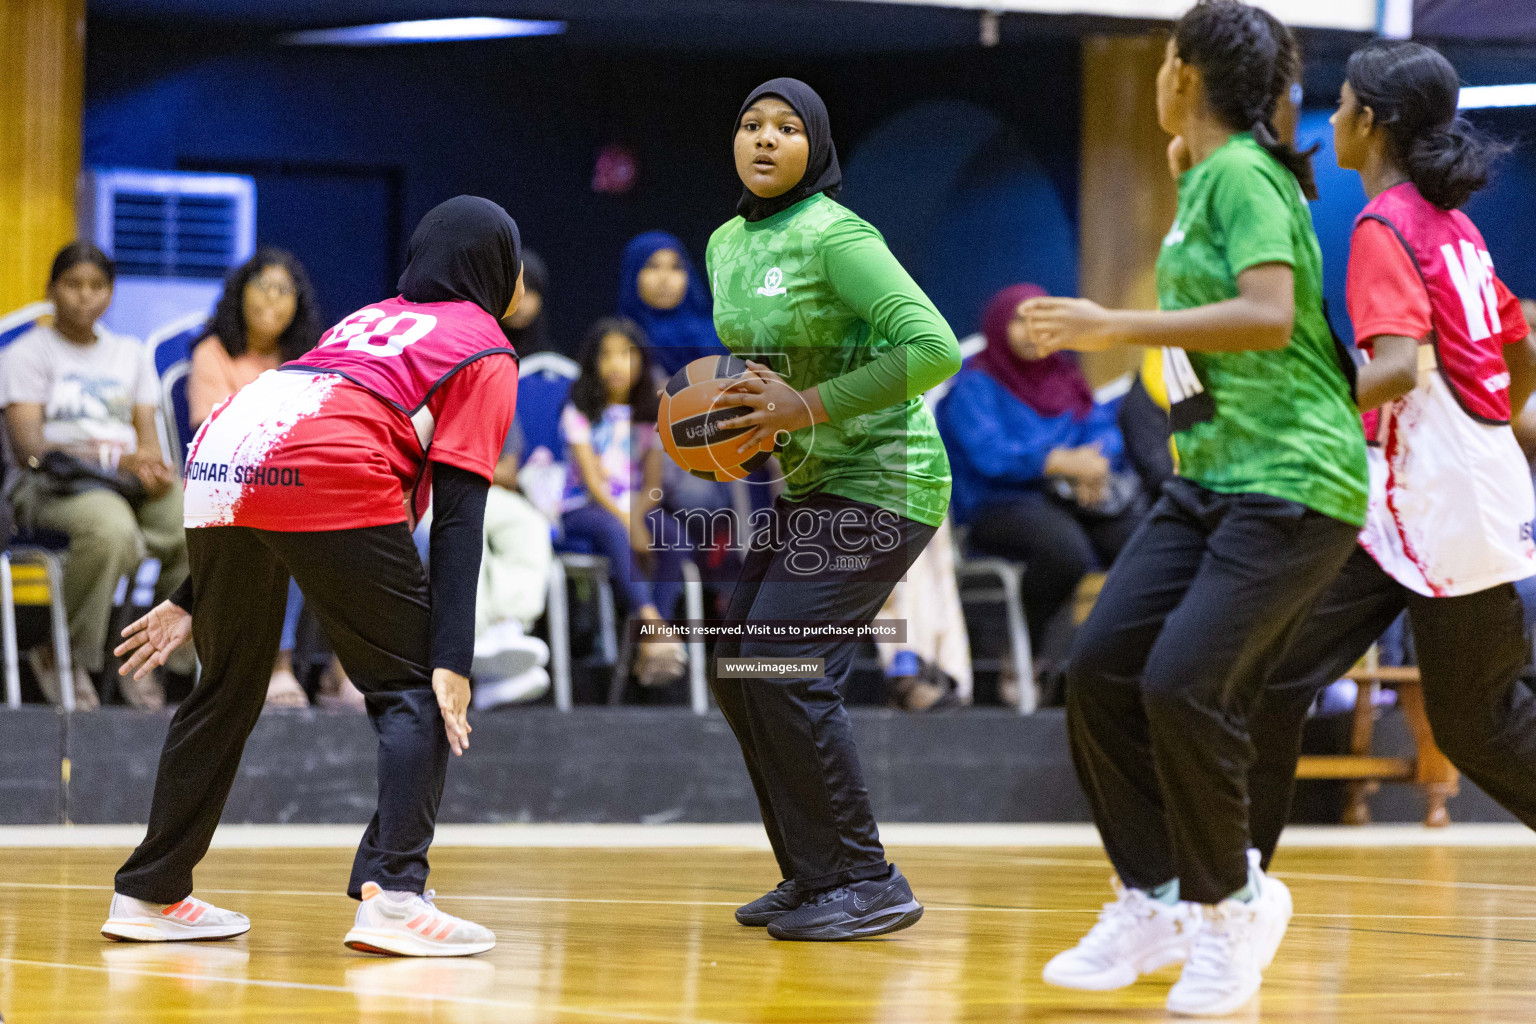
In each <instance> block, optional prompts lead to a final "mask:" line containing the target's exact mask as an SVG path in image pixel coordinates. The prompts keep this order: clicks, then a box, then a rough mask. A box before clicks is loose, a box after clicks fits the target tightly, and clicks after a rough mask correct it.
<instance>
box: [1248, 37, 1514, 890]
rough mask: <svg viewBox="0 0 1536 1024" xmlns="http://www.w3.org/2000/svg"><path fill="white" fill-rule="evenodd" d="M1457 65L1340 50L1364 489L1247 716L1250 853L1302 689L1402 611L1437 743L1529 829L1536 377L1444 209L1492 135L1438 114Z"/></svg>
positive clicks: (1266, 828)
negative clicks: (1531, 454) (1522, 419)
mask: <svg viewBox="0 0 1536 1024" xmlns="http://www.w3.org/2000/svg"><path fill="white" fill-rule="evenodd" d="M1458 91H1459V82H1458V78H1457V75H1456V71H1455V69H1454V68H1452V67H1451V65H1450V63H1449V62H1448V61H1447V60H1446V59H1445V58H1444V57H1443V56H1441V55H1440V54H1439V53H1437V52H1435V51H1434V50H1431V49H1429V48H1428V47H1426V46H1422V45H1420V44H1418V43H1411V42H1385V41H1383V42H1376V43H1371V44H1370V45H1368V46H1366V47H1365V48H1363V49H1361V50H1359V51H1357V52H1356V53H1355V54H1354V55H1352V56H1351V57H1350V59H1349V64H1348V69H1347V72H1346V81H1345V84H1344V86H1343V90H1342V98H1341V102H1340V106H1339V110H1338V112H1337V113H1336V114H1334V115H1333V126H1334V144H1335V149H1336V151H1337V153H1338V159H1339V166H1341V167H1344V168H1348V169H1351V170H1356V171H1359V172H1360V177H1361V180H1362V182H1363V183H1364V185H1365V190H1366V193H1367V194H1368V195H1369V196H1370V197H1371V201H1370V203H1369V204H1367V206H1366V208H1365V210H1364V211H1363V212H1362V213H1361V214H1360V217H1359V219H1358V220H1356V222H1355V231H1354V236H1353V239H1352V241H1351V246H1350V258H1349V276H1348V301H1349V315H1350V319H1351V320H1352V321H1353V323H1354V326H1355V335H1356V337H1357V338H1358V339H1359V344H1360V348H1361V349H1362V350H1363V351H1364V352H1365V353H1366V354H1367V355H1368V357H1369V362H1367V364H1366V365H1365V366H1364V367H1363V368H1362V369H1361V371H1360V389H1359V390H1360V396H1359V401H1360V408H1361V409H1364V410H1369V411H1368V412H1367V413H1366V416H1365V429H1366V436H1367V440H1368V441H1369V442H1370V454H1369V458H1370V468H1371V492H1370V506H1369V510H1368V512H1367V517H1366V525H1365V528H1364V529H1363V530H1362V531H1361V533H1360V547H1359V548H1358V550H1356V552H1355V553H1354V555H1353V556H1352V557H1351V559H1350V561H1349V562H1348V563H1347V564H1346V566H1345V568H1344V571H1343V572H1342V573H1341V574H1340V575H1339V578H1338V579H1337V580H1336V581H1335V582H1334V583H1333V584H1332V586H1331V587H1330V588H1329V589H1328V591H1326V592H1325V593H1324V595H1323V597H1322V598H1321V599H1319V601H1318V604H1317V606H1316V608H1315V609H1314V611H1313V613H1312V616H1311V618H1310V619H1309V620H1308V622H1307V623H1306V625H1305V626H1303V628H1302V630H1301V632H1300V634H1299V635H1298V637H1297V639H1296V641H1295V642H1294V644H1293V645H1292V647H1291V648H1290V649H1289V650H1288V652H1287V653H1286V655H1285V656H1284V658H1282V659H1281V661H1280V663H1279V664H1278V665H1277V666H1276V668H1275V670H1274V672H1273V674H1272V675H1271V677H1270V680H1269V683H1268V685H1267V686H1266V689H1265V693H1264V697H1263V702H1262V705H1261V707H1260V708H1259V710H1258V711H1257V713H1256V714H1255V716H1254V717H1253V719H1252V720H1251V722H1250V724H1249V731H1250V734H1251V736H1252V737H1253V741H1254V745H1255V747H1256V748H1257V753H1258V756H1257V759H1256V760H1255V762H1254V766H1253V769H1252V771H1251V773H1250V776H1249V786H1248V792H1249V794H1250V798H1251V800H1252V810H1251V815H1252V828H1253V841H1254V843H1255V845H1256V846H1257V847H1258V848H1259V850H1260V852H1261V854H1262V855H1263V860H1264V863H1265V864H1266V865H1267V864H1268V861H1269V857H1270V855H1271V854H1272V853H1273V852H1274V847H1275V844H1276V842H1277V841H1278V840H1279V837H1280V830H1281V829H1282V828H1284V826H1285V819H1286V817H1287V815H1288V813H1289V810H1290V801H1291V793H1292V790H1293V788H1294V776H1295V770H1296V758H1297V756H1298V754H1299V750H1300V739H1301V727H1302V722H1303V719H1305V717H1306V713H1307V709H1308V708H1309V707H1310V706H1311V704H1312V701H1313V699H1314V698H1315V697H1316V695H1317V693H1318V692H1319V691H1320V690H1321V689H1322V688H1323V687H1325V686H1327V685H1328V684H1329V683H1331V682H1332V681H1333V680H1334V679H1337V678H1338V677H1339V676H1340V675H1341V674H1342V673H1343V672H1344V671H1345V670H1346V669H1348V668H1349V666H1350V665H1352V664H1353V663H1354V662H1355V661H1356V660H1357V659H1358V658H1359V657H1360V656H1361V655H1362V654H1364V653H1365V651H1366V649H1367V648H1369V647H1370V645H1371V644H1372V643H1374V642H1375V640H1376V638H1377V637H1379V636H1380V635H1381V633H1382V631H1383V630H1385V629H1386V628H1387V626H1388V625H1390V624H1391V623H1392V621H1393V620H1394V619H1396V618H1397V616H1398V615H1399V614H1401V613H1402V612H1403V610H1404V609H1405V608H1406V609H1407V611H1408V617H1409V621H1410V622H1411V623H1412V626H1413V635H1414V641H1415V647H1416V650H1417V653H1418V659H1419V668H1420V671H1421V676H1422V679H1423V688H1424V703H1425V709H1426V712H1427V713H1428V716H1429V722H1430V725H1431V727H1432V728H1433V730H1434V736H1435V742H1436V743H1437V744H1438V745H1439V746H1440V748H1441V749H1442V750H1444V751H1445V753H1446V754H1447V756H1449V757H1450V759H1451V760H1452V761H1453V762H1454V763H1455V764H1456V766H1457V767H1458V768H1459V769H1460V770H1461V771H1462V772H1464V773H1465V774H1466V775H1467V776H1468V777H1469V778H1471V779H1472V781H1473V782H1475V783H1477V785H1478V786H1480V787H1481V788H1482V789H1483V790H1485V791H1486V792H1487V793H1488V794H1489V795H1490V796H1492V797H1493V798H1494V799H1496V800H1498V801H1499V803H1501V804H1502V805H1503V806H1504V807H1505V808H1507V809H1508V810H1509V811H1510V812H1511V813H1513V814H1515V815H1516V816H1517V817H1519V818H1520V819H1521V820H1522V821H1524V822H1525V823H1526V824H1527V825H1530V826H1532V827H1533V828H1536V697H1533V696H1532V694H1531V693H1530V692H1529V691H1528V690H1526V689H1525V688H1524V687H1523V686H1521V685H1520V684H1519V682H1518V677H1519V674H1520V672H1521V669H1522V667H1523V666H1524V665H1525V664H1526V662H1527V660H1528V651H1527V645H1526V640H1525V636H1524V630H1523V621H1522V614H1521V601H1520V598H1519V595H1518V594H1516V592H1515V588H1514V585H1513V583H1514V581H1516V580H1521V579H1524V578H1526V577H1528V576H1531V575H1536V544H1533V542H1532V537H1531V528H1532V527H1531V524H1532V520H1533V518H1536V496H1533V493H1532V488H1531V478H1530V474H1529V471H1528V469H1527V467H1526V462H1525V458H1524V456H1523V455H1522V454H1521V452H1520V448H1519V446H1518V445H1517V444H1516V443H1515V437H1514V432H1513V431H1512V430H1511V429H1510V425H1509V423H1510V414H1511V411H1512V410H1514V409H1520V408H1523V407H1524V405H1525V401H1526V399H1527V398H1528V397H1529V396H1530V394H1531V392H1532V390H1533V389H1536V346H1533V344H1532V340H1531V337H1530V330H1529V328H1528V327H1527V325H1526V322H1525V318H1524V316H1523V315H1522V314H1521V311H1520V305H1519V303H1518V302H1517V301H1516V300H1515V298H1514V296H1513V295H1511V294H1510V292H1509V289H1508V288H1506V287H1505V286H1504V283H1503V282H1502V281H1500V280H1499V279H1498V277H1497V276H1496V275H1495V273H1494V266H1493V257H1492V256H1491V255H1489V252H1488V247H1487V245H1486V244H1485V243H1484V241H1483V236H1482V235H1481V234H1480V233H1479V232H1478V230H1477V227H1476V225H1474V224H1473V223H1472V222H1471V220H1469V219H1468V218H1467V216H1466V214H1464V213H1462V212H1461V211H1460V210H1459V209H1458V207H1460V206H1461V205H1462V204H1463V203H1465V202H1466V201H1467V199H1468V198H1470V197H1471V195H1472V193H1473V192H1475V191H1477V190H1478V189H1479V188H1482V187H1483V185H1485V184H1486V183H1487V179H1488V171H1489V164H1490V162H1491V159H1492V158H1493V157H1494V156H1496V155H1497V153H1498V151H1499V149H1500V147H1499V146H1498V144H1496V143H1494V142H1491V141H1490V140H1488V139H1486V138H1484V137H1483V136H1481V135H1479V134H1478V133H1477V132H1476V131H1475V130H1474V129H1473V128H1472V126H1471V125H1469V124H1468V123H1467V122H1466V121H1464V120H1463V119H1461V118H1460V117H1458V116H1457V114H1456V109H1457V107H1456V103H1457V95H1458Z"/></svg>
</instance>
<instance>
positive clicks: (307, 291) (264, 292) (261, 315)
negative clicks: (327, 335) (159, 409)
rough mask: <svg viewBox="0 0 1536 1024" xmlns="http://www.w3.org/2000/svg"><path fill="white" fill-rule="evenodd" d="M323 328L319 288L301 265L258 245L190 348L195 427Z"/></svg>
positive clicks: (233, 274)
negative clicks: (316, 292) (316, 288)
mask: <svg viewBox="0 0 1536 1024" xmlns="http://www.w3.org/2000/svg"><path fill="white" fill-rule="evenodd" d="M320 332H321V326H320V311H319V308H318V306H317V303H316V301H315V291H314V288H312V287H311V286H310V283H309V275H308V274H306V273H305V272H304V267H303V265H302V264H301V263H299V261H298V260H296V259H294V257H293V255H292V254H290V253H288V252H285V251H284V250H282V249H274V248H270V247H268V246H262V247H261V248H259V249H257V250H256V255H254V256H252V257H251V258H250V259H249V260H246V261H245V262H244V263H242V264H241V265H240V266H238V267H236V268H235V269H234V270H232V271H230V272H229V276H228V277H227V278H225V279H224V293H223V295H221V296H220V297H219V303H218V305H217V306H215V307H214V310H213V317H212V319H210V320H209V321H208V326H207V327H206V328H205V329H204V331H203V336H202V338H201V339H200V340H199V341H198V342H197V344H196V345H194V346H193V347H192V370H191V373H190V374H188V376H187V404H188V405H190V406H191V410H192V426H193V427H194V428H196V427H198V426H199V425H201V424H202V422H203V421H204V420H206V419H207V418H208V414H209V413H211V412H212V411H213V408H214V406H216V405H218V404H219V403H220V402H222V401H224V400H225V399H226V398H228V397H230V396H231V395H233V394H234V393H235V392H236V391H239V390H240V389H241V388H243V387H245V386H246V385H247V384H249V383H250V382H251V381H253V380H255V379H256V378H257V377H259V376H261V375H262V374H263V373H265V372H266V371H267V370H275V369H277V368H278V367H279V366H281V365H282V364H283V363H286V362H288V361H290V360H293V359H297V358H299V356H301V355H303V354H304V353H305V352H308V351H309V350H310V349H312V348H314V347H315V342H317V341H319V340H320Z"/></svg>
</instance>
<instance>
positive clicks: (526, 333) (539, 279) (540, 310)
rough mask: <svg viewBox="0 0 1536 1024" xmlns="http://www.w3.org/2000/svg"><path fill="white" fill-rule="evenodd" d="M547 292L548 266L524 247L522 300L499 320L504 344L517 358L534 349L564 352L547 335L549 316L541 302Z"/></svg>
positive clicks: (530, 352)
mask: <svg viewBox="0 0 1536 1024" xmlns="http://www.w3.org/2000/svg"><path fill="white" fill-rule="evenodd" d="M548 294H549V269H548V268H547V267H545V266H544V260H543V258H542V257H540V256H539V254H538V253H536V252H534V251H533V250H532V249H528V248H525V249H523V301H522V302H519V303H518V304H517V308H516V309H515V310H513V311H512V315H511V316H509V317H507V318H506V319H505V320H503V321H502V322H501V330H502V333H503V334H505V335H506V336H507V343H508V344H509V345H511V346H512V351H514V352H516V353H517V354H518V356H519V357H524V356H531V355H533V354H534V353H535V352H550V351H557V352H560V353H561V355H564V354H565V352H563V351H562V350H561V349H560V348H559V347H558V346H556V345H555V344H554V343H553V342H552V341H551V340H550V337H549V317H548V316H546V315H545V309H544V301H545V299H546V297H547V296H548Z"/></svg>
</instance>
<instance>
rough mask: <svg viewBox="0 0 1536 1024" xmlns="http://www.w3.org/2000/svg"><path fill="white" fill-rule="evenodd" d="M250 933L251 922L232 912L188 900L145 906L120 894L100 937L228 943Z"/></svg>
mask: <svg viewBox="0 0 1536 1024" xmlns="http://www.w3.org/2000/svg"><path fill="white" fill-rule="evenodd" d="M250 930H251V919H250V918H248V917H246V916H245V915H244V914H237V913H235V912H234V911H233V910H220V909H219V908H218V907H216V906H214V905H213V904H211V903H204V902H203V901H202V900H200V899H197V898H196V897H193V896H188V897H187V898H186V899H184V900H182V901H181V902H180V903H171V904H164V903H145V902H144V901H143V900H136V899H134V898H133V897H132V896H124V895H123V894H122V893H119V892H115V893H113V894H112V908H111V910H110V911H108V917H107V923H106V924H104V925H102V926H101V934H103V935H105V936H106V937H107V938H109V939H116V940H118V941H119V942H185V941H188V940H191V939H230V938H234V937H235V936H236V935H244V934H245V933H246V932H248V931H250Z"/></svg>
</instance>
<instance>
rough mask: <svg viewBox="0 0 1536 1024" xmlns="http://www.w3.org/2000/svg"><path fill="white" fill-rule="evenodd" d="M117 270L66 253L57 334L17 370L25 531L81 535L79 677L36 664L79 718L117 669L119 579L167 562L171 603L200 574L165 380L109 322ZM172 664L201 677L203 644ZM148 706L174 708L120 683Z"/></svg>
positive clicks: (76, 594) (17, 497)
mask: <svg viewBox="0 0 1536 1024" xmlns="http://www.w3.org/2000/svg"><path fill="white" fill-rule="evenodd" d="M114 276H115V268H114V267H113V264H112V261H111V260H110V259H108V258H107V256H106V254H105V253H103V252H102V251H101V250H100V249H98V248H96V246H94V245H91V244H90V243H89V242H74V243H72V244H70V245H67V246H65V247H64V249H63V250H61V251H60V252H59V254H58V256H57V257H56V258H55V259H54V261H53V269H52V271H51V272H50V273H49V275H48V298H49V299H51V300H52V302H53V306H54V318H53V323H52V324H39V325H38V326H36V327H34V328H33V329H32V330H30V331H28V332H27V333H26V334H24V335H22V336H21V337H20V338H18V339H16V341H15V342H14V343H13V344H12V345H11V347H10V349H9V351H8V353H7V355H6V359H5V373H4V375H5V393H6V398H7V400H8V402H9V403H10V404H9V405H7V406H6V422H7V424H8V426H9V427H10V433H11V442H12V444H13V445H14V446H15V450H16V456H17V459H18V461H19V462H21V463H22V464H23V465H24V466H25V467H27V468H26V469H24V470H23V472H22V475H21V478H20V480H19V481H18V483H17V486H16V489H15V491H14V492H13V494H12V502H13V504H14V506H15V511H16V519H17V522H18V523H19V524H20V525H21V526H22V527H23V528H24V529H28V530H37V529H47V530H56V531H58V532H60V533H63V534H66V535H67V536H68V537H69V556H68V558H67V559H65V562H64V604H65V607H66V609H67V610H68V615H69V636H70V651H71V660H72V664H73V673H72V674H73V678H72V679H66V680H60V679H59V677H58V671H57V667H56V666H55V665H54V663H53V652H52V650H51V649H49V648H47V647H44V648H39V649H37V650H35V651H32V652H31V653H30V654H29V655H28V658H29V660H30V661H31V664H32V670H33V673H34V674H35V675H36V677H37V681H38V684H39V685H40V686H41V687H42V689H43V692H44V693H45V694H46V696H47V697H48V699H49V700H50V701H53V702H55V703H57V702H59V700H60V698H61V694H62V687H63V686H71V687H73V689H74V693H75V706H76V707H77V708H94V707H96V706H97V705H98V703H99V699H98V695H97V692H96V688H95V685H94V684H93V682H92V680H91V673H99V672H100V671H101V670H102V667H103V664H104V663H105V660H106V647H107V623H108V619H109V618H110V616H111V614H112V595H113V592H114V591H115V590H116V589H117V583H118V580H119V579H121V578H122V577H123V576H124V575H128V576H130V578H131V577H132V574H133V573H135V572H136V570H137V568H138V565H139V563H140V562H142V561H143V560H144V559H145V558H146V557H149V556H153V557H155V558H157V559H159V560H160V579H159V582H158V583H157V584H156V588H155V591H156V593H155V600H156V601H157V602H158V601H160V600H162V599H163V598H165V597H166V596H167V595H169V594H170V593H171V592H172V591H173V590H175V589H176V587H177V586H179V585H180V584H181V581H182V580H183V579H185V578H186V575H187V547H186V541H185V538H184V536H183V534H182V528H181V484H180V481H178V480H177V479H176V473H175V471H174V470H173V469H171V467H170V466H168V465H167V464H166V462H165V459H164V458H163V457H162V455H161V452H160V439H159V434H158V431H157V430H156V427H155V411H156V407H157V404H158V402H159V394H160V389H159V382H158V381H157V380H156V378H155V372H154V368H153V367H152V366H151V365H150V363H149V360H148V359H146V358H145V357H144V348H143V346H142V345H141V344H140V343H139V342H138V341H137V340H135V339H133V338H129V337H125V336H123V335H120V334H114V333H112V332H111V331H109V330H107V329H106V328H105V327H103V326H102V325H101V324H100V323H99V322H98V321H99V320H100V318H101V316H102V314H103V313H105V312H106V311H107V306H108V305H110V304H111V302H112V286H113V279H114ZM178 655H179V657H176V658H173V660H172V663H171V664H170V665H168V666H167V667H169V668H171V669H172V670H173V671H190V670H191V668H192V660H191V656H192V654H191V649H190V645H189V646H188V648H186V649H184V651H183V652H178ZM119 687H120V689H121V692H122V694H123V697H124V699H125V700H126V701H127V702H128V703H129V704H132V705H134V706H136V707H143V708H156V707H159V706H160V705H161V704H163V703H164V700H165V693H164V689H163V688H162V686H161V683H160V680H159V679H158V678H157V677H156V676H154V675H150V676H146V677H145V679H143V680H141V681H135V680H133V679H131V678H125V679H123V680H121V681H120V682H119Z"/></svg>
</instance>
